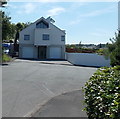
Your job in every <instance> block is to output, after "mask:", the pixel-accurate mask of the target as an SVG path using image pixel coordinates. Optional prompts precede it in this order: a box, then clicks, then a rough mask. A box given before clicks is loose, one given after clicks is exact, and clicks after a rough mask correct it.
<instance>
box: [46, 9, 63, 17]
mask: <svg viewBox="0 0 120 119" xmlns="http://www.w3.org/2000/svg"><path fill="white" fill-rule="evenodd" d="M64 11H65V9H64V8H63V7H56V8H53V9H50V10H48V11H47V12H48V14H47V16H56V15H58V14H60V13H62V12H64Z"/></svg>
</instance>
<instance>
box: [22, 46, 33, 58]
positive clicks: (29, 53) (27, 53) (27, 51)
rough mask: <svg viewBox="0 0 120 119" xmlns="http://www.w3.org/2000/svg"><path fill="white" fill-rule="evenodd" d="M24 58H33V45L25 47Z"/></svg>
mask: <svg viewBox="0 0 120 119" xmlns="http://www.w3.org/2000/svg"><path fill="white" fill-rule="evenodd" d="M22 58H33V47H23V49H22Z"/></svg>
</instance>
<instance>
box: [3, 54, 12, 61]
mask: <svg viewBox="0 0 120 119" xmlns="http://www.w3.org/2000/svg"><path fill="white" fill-rule="evenodd" d="M10 60H11V57H10V56H8V55H7V54H3V55H2V62H9V61H10Z"/></svg>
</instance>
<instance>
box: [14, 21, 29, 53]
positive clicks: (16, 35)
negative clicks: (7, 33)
mask: <svg viewBox="0 0 120 119" xmlns="http://www.w3.org/2000/svg"><path fill="white" fill-rule="evenodd" d="M30 24H31V23H30V22H27V23H20V22H19V23H17V24H16V33H15V40H14V51H15V52H16V51H18V44H17V41H18V39H19V32H20V31H21V30H23V29H24V28H26V27H27V26H28V25H30Z"/></svg>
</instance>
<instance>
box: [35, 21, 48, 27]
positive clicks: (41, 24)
mask: <svg viewBox="0 0 120 119" xmlns="http://www.w3.org/2000/svg"><path fill="white" fill-rule="evenodd" d="M36 28H49V25H48V23H46V22H44V21H40V22H38V23H37V24H36Z"/></svg>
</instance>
